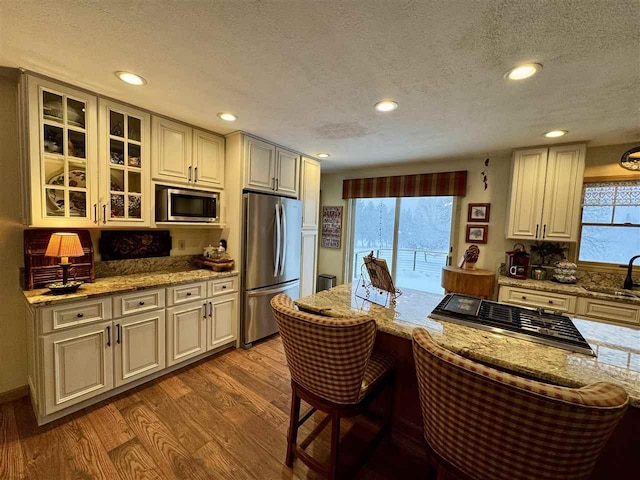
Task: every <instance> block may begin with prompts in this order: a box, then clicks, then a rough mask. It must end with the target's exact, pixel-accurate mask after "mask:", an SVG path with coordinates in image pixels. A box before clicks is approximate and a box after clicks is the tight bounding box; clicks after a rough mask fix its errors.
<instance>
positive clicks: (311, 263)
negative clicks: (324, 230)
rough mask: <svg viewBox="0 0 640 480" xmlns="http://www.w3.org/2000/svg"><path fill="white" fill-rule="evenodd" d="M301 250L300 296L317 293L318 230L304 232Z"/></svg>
mask: <svg viewBox="0 0 640 480" xmlns="http://www.w3.org/2000/svg"><path fill="white" fill-rule="evenodd" d="M301 245H302V247H301V248H300V296H301V297H307V296H309V295H313V294H314V293H316V271H317V270H318V268H317V262H318V230H303V231H302V243H301Z"/></svg>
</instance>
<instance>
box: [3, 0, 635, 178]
mask: <svg viewBox="0 0 640 480" xmlns="http://www.w3.org/2000/svg"><path fill="white" fill-rule="evenodd" d="M639 24H640V0H598V1H595V0H527V1H513V0H504V1H489V0H484V1H483V0H476V1H471V0H442V1H417V0H414V1H411V0H407V1H400V0H398V1H395V0H389V1H376V0H368V1H362V0H352V1H322V0H320V1H312V0H281V1H271V0H264V1H246V0H226V1H204V0H193V1H187V0H183V1H175V0H174V1H166V0H154V1H135V0H127V1H113V0H102V1H87V0H56V1H31V0H0V65H4V66H12V67H24V68H27V69H30V70H33V71H37V72H40V73H43V74H46V75H49V76H52V77H54V78H59V79H62V80H66V81H68V82H70V83H73V84H76V85H79V86H82V87H85V88H89V89H91V90H94V91H97V92H100V93H103V94H105V95H108V96H111V97H115V98H118V99H122V100H124V101H127V102H129V103H132V104H135V105H140V106H142V107H145V108H148V109H150V110H153V111H157V112H161V113H164V114H166V115H169V116H173V117H175V118H178V119H181V120H184V121H186V122H189V123H193V124H196V125H199V126H202V127H204V128H208V129H211V130H214V131H217V132H220V133H228V132H230V131H232V130H236V129H241V130H245V131H248V132H252V133H255V134H257V135H260V136H263V137H265V138H268V139H270V140H273V141H276V142H278V143H281V144H283V145H287V146H290V147H292V148H296V149H298V150H300V151H303V152H307V153H309V154H312V155H313V154H316V153H318V152H329V153H330V154H331V155H332V157H331V158H330V159H328V160H326V161H323V169H338V168H352V167H358V166H364V165H373V164H388V163H393V162H404V161H415V160H420V159H425V160H428V159H435V158H438V159H442V158H449V157H451V158H455V157H458V158H459V157H461V156H466V155H472V154H483V153H485V152H498V151H503V150H508V149H512V148H514V147H522V146H529V145H537V144H544V143H551V142H550V141H548V140H546V139H545V138H544V137H543V136H542V134H543V133H544V132H545V131H547V130H551V129H554V128H562V129H566V130H569V132H570V133H569V135H568V136H566V137H564V138H563V139H562V141H578V140H580V141H583V140H587V141H590V142H591V143H590V145H606V144H614V143H624V142H632V141H636V140H640V36H639V35H638V25H639ZM521 62H540V63H542V64H544V69H543V70H542V72H540V73H539V74H538V75H536V76H535V77H533V78H531V79H529V80H525V81H523V82H520V83H514V82H508V81H506V80H505V79H504V78H503V75H504V73H505V72H506V71H507V70H508V69H509V68H511V67H512V66H514V65H516V64H518V63H521ZM115 70H130V71H133V72H136V73H139V74H140V75H142V76H144V77H145V78H146V79H147V80H148V82H149V83H148V85H146V86H144V87H132V86H128V85H125V84H123V83H122V82H120V81H119V80H118V79H116V78H115V76H114V75H113V72H114V71H115ZM383 98H392V99H395V100H396V101H397V102H398V103H399V104H400V108H399V109H398V110H396V111H395V112H393V113H391V114H381V113H377V112H375V111H374V110H373V104H374V103H375V102H376V101H378V100H380V99H383ZM220 111H230V112H234V113H235V114H237V115H238V116H239V117H240V118H239V120H238V121H237V122H235V123H234V124H229V123H225V122H223V121H221V120H219V119H218V118H217V117H216V114H217V113H218V112H220ZM230 127H232V128H230ZM556 142H557V140H556Z"/></svg>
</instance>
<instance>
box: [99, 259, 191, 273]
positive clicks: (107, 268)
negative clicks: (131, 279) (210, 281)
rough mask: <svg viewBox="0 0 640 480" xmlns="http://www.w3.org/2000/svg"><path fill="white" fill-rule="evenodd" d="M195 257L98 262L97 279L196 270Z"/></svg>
mask: <svg viewBox="0 0 640 480" xmlns="http://www.w3.org/2000/svg"><path fill="white" fill-rule="evenodd" d="M195 257H196V256H195V255H178V256H174V257H154V258H135V259H130V260H111V261H108V262H103V261H98V262H96V263H95V274H96V278H104V277H113V276H116V275H132V274H134V273H148V272H159V271H164V270H167V271H174V272H175V271H181V270H189V269H192V268H195V265H194V258H195Z"/></svg>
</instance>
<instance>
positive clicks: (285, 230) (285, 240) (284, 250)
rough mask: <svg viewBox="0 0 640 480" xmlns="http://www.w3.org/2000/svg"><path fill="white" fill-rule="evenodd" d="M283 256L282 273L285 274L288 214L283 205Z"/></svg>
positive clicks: (281, 261) (281, 260) (281, 262)
mask: <svg viewBox="0 0 640 480" xmlns="http://www.w3.org/2000/svg"><path fill="white" fill-rule="evenodd" d="M281 215H282V258H281V259H280V275H284V262H285V260H286V258H287V214H286V211H285V208H284V206H282V214H281Z"/></svg>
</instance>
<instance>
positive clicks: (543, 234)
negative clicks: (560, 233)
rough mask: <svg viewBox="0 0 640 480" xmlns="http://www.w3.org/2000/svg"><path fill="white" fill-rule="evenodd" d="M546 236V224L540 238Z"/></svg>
mask: <svg viewBox="0 0 640 480" xmlns="http://www.w3.org/2000/svg"><path fill="white" fill-rule="evenodd" d="M546 235H547V224H546V223H545V224H544V227H543V228H542V238H544V237H545V236H546Z"/></svg>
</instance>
